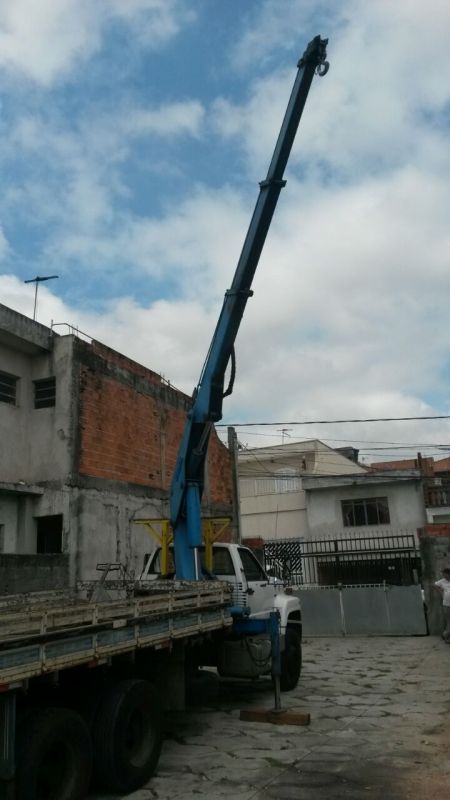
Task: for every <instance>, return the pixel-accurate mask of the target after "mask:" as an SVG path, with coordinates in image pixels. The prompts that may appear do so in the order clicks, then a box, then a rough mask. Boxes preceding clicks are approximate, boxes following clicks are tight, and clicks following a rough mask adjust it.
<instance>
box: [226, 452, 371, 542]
mask: <svg viewBox="0 0 450 800" xmlns="http://www.w3.org/2000/svg"><path fill="white" fill-rule="evenodd" d="M355 473H356V474H360V473H361V474H365V470H364V469H363V468H362V467H360V466H359V465H358V464H355V463H354V462H352V461H350V460H349V459H347V458H345V457H344V456H343V455H341V454H340V453H337V452H336V451H335V450H332V448H330V447H328V446H327V445H325V444H324V443H323V442H321V441H319V440H318V439H313V440H311V441H308V442H292V443H288V444H284V445H278V446H275V447H267V448H255V449H253V450H245V451H242V452H241V453H239V492H240V509H241V526H242V536H243V537H249V538H254V537H261V538H262V539H264V540H273V539H290V538H293V537H299V538H304V537H306V536H308V535H309V519H308V512H307V499H306V494H305V491H304V488H303V479H304V478H305V477H307V476H309V477H314V476H317V475H327V474H331V475H336V474H342V475H347V474H355Z"/></svg>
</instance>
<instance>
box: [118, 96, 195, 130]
mask: <svg viewBox="0 0 450 800" xmlns="http://www.w3.org/2000/svg"><path fill="white" fill-rule="evenodd" d="M204 116H205V110H204V108H203V106H202V105H201V103H199V102H198V101H197V100H189V101H185V102H179V103H167V104H165V105H163V106H161V107H160V108H156V109H144V108H139V109H136V108H135V109H132V110H130V111H129V113H128V114H127V115H126V116H124V117H122V127H123V129H124V131H125V132H126V133H128V134H129V135H133V136H148V135H149V134H153V135H157V136H180V135H186V134H187V135H190V136H198V135H199V133H200V131H201V128H202V123H203V120H204Z"/></svg>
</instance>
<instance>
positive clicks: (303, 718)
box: [239, 708, 311, 725]
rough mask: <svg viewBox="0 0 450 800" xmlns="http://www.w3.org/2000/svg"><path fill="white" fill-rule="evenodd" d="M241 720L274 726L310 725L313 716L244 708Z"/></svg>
mask: <svg viewBox="0 0 450 800" xmlns="http://www.w3.org/2000/svg"><path fill="white" fill-rule="evenodd" d="M239 719H240V720H242V721H243V722H269V723H270V724H272V725H309V723H310V721H311V715H310V714H309V713H308V712H306V711H290V710H289V709H286V710H285V709H280V710H278V709H276V708H242V709H241V711H240V714H239Z"/></svg>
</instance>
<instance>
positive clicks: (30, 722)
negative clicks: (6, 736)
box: [16, 708, 92, 800]
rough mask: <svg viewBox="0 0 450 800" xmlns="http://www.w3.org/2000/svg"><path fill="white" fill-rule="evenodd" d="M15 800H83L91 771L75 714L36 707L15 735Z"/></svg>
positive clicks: (83, 729)
mask: <svg viewBox="0 0 450 800" xmlns="http://www.w3.org/2000/svg"><path fill="white" fill-rule="evenodd" d="M16 758H17V768H16V775H17V777H16V800H84V798H85V797H86V795H87V792H88V789H89V783H90V779H91V772H92V743H91V738H90V735H89V731H88V728H87V726H86V724H85V722H84V721H83V720H82V718H81V717H80V716H79V714H77V713H75V712H74V711H70V710H69V709H66V708H36V709H34V710H33V711H31V712H30V713H29V714H27V715H26V717H25V718H24V720H23V722H22V724H21V725H19V728H18V733H17V753H16Z"/></svg>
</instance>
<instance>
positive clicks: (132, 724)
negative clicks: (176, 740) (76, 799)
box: [92, 679, 162, 794]
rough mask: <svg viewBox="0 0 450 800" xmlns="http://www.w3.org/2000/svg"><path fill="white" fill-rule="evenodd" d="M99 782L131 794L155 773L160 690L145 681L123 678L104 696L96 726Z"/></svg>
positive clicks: (96, 776)
mask: <svg viewBox="0 0 450 800" xmlns="http://www.w3.org/2000/svg"><path fill="white" fill-rule="evenodd" d="M92 738H93V745H94V776H95V780H96V783H97V784H98V785H99V786H101V787H103V788H105V789H108V790H110V791H113V792H120V793H123V794H128V793H129V792H133V791H134V790H135V789H139V788H140V787H141V786H142V785H143V784H144V783H146V781H148V780H149V778H151V776H152V775H153V773H154V771H155V768H156V765H157V763H158V758H159V754H160V752H161V744H162V734H161V713H160V709H159V703H158V700H157V696H156V692H155V690H154V689H153V687H152V686H151V685H150V684H149V683H148V682H147V681H142V680H136V679H131V680H125V681H120V682H119V683H117V684H116V685H115V686H113V687H112V688H111V689H110V691H109V692H107V693H106V694H105V696H104V697H103V699H102V701H101V703H100V707H99V710H98V712H97V716H96V719H95V721H94V725H93V729H92Z"/></svg>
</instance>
